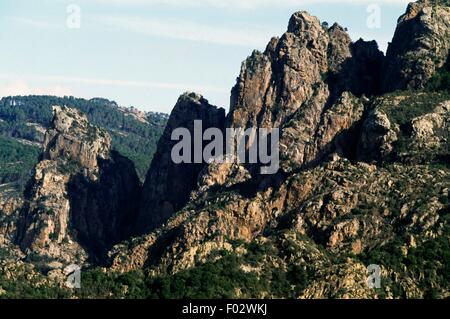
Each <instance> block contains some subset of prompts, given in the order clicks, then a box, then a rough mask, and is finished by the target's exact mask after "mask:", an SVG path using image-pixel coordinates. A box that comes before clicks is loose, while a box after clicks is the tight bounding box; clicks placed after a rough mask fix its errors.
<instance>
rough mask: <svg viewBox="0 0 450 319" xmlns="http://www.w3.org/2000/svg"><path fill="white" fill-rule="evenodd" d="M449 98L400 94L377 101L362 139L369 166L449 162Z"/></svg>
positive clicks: (364, 158)
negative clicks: (376, 164) (393, 162)
mask: <svg viewBox="0 0 450 319" xmlns="http://www.w3.org/2000/svg"><path fill="white" fill-rule="evenodd" d="M449 101H450V97H449V96H448V95H447V94H445V93H442V92H434V93H433V92H429V93H425V92H416V93H412V92H399V93H395V94H390V95H385V96H382V97H379V98H377V99H375V100H374V101H373V102H372V103H371V106H370V110H369V111H368V114H367V116H366V117H365V119H364V123H363V125H362V129H361V134H360V136H359V142H358V144H359V145H358V150H357V159H358V160H362V161H366V162H372V161H374V162H377V163H382V162H389V161H402V162H404V163H415V164H423V163H433V164H444V165H445V163H447V162H448V149H447V147H448V141H449V140H450V139H449V137H450V135H449V131H448V127H449V126H450V125H449V114H450V112H449Z"/></svg>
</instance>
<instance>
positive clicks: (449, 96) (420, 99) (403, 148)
mask: <svg viewBox="0 0 450 319" xmlns="http://www.w3.org/2000/svg"><path fill="white" fill-rule="evenodd" d="M448 100H450V92H446V91H435V92H434V91H430V92H427V91H422V92H412V91H399V92H395V93H391V94H387V95H385V96H384V97H383V98H382V99H381V105H380V109H381V110H382V111H383V112H384V113H385V114H386V115H387V116H388V118H389V120H390V122H391V123H393V124H397V125H398V126H399V128H400V134H399V135H398V139H397V141H396V142H395V143H394V152H393V153H392V154H390V158H389V160H390V161H395V162H400V163H403V164H427V165H428V164H432V165H444V166H448V165H449V163H450V143H441V144H440V145H436V146H430V147H422V146H421V145H419V144H418V143H417V142H416V141H415V140H413V139H412V138H411V137H412V133H413V127H412V120H413V119H414V118H417V117H420V116H423V115H425V114H428V113H433V112H434V110H435V109H436V107H437V106H438V105H439V104H440V103H442V102H444V101H448ZM377 103H379V102H377V101H376V102H375V106H377ZM435 133H436V134H437V135H439V136H440V137H442V138H441V140H443V141H450V132H449V131H448V130H447V129H445V128H443V129H441V130H436V131H435Z"/></svg>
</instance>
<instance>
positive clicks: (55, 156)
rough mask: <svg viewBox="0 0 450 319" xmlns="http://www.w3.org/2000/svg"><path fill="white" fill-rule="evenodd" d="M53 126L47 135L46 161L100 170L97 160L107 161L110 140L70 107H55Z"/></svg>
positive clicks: (44, 156) (91, 171)
mask: <svg viewBox="0 0 450 319" xmlns="http://www.w3.org/2000/svg"><path fill="white" fill-rule="evenodd" d="M53 112H54V117H53V121H52V127H51V128H50V129H49V130H48V131H47V132H46V135H45V141H44V149H45V152H44V154H43V159H47V160H70V161H74V162H77V163H78V164H80V165H81V166H83V167H85V168H86V169H87V170H88V171H89V172H90V173H93V172H96V171H97V169H98V162H97V159H98V158H101V159H105V160H106V159H108V158H109V157H110V151H111V137H110V135H109V134H108V133H107V132H106V131H105V130H103V129H100V128H98V127H95V126H92V125H90V124H89V122H88V119H87V117H86V115H84V114H82V113H81V112H80V111H78V110H76V109H71V108H68V107H64V106H63V107H60V106H54V107H53Z"/></svg>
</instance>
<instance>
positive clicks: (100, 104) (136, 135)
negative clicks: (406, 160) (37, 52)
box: [0, 96, 167, 185]
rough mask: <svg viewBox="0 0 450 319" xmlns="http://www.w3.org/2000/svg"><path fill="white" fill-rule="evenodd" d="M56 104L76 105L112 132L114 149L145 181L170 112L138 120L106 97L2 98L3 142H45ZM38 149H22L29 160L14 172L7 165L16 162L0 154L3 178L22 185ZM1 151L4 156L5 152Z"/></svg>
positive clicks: (1, 132)
mask: <svg viewBox="0 0 450 319" xmlns="http://www.w3.org/2000/svg"><path fill="white" fill-rule="evenodd" d="M53 105H65V106H68V107H71V108H76V109H78V110H80V111H82V112H83V113H84V114H86V115H87V117H88V119H89V121H90V122H91V123H92V124H94V125H97V126H100V127H103V128H105V129H107V130H108V132H109V133H110V134H111V137H112V143H113V148H114V150H116V151H118V152H119V153H121V154H122V155H124V156H126V157H128V158H130V159H131V160H132V161H133V162H134V164H135V166H136V171H137V173H138V175H139V177H140V178H141V179H142V180H143V179H144V178H145V174H146V172H147V170H148V167H149V165H150V162H151V159H152V157H153V154H154V153H155V151H156V145H157V142H158V140H159V138H160V136H161V135H162V132H163V130H164V127H165V125H166V122H167V115H165V114H161V113H150V114H148V115H147V118H146V122H145V121H142V120H138V119H137V118H136V117H134V116H133V115H132V114H131V113H130V112H129V111H124V110H122V109H120V108H119V107H118V105H117V104H116V103H115V102H111V101H108V100H105V99H98V98H97V99H91V100H84V99H78V98H74V97H63V98H59V97H54V96H26V97H6V98H3V99H1V100H0V136H2V137H3V139H2V140H1V144H2V145H3V144H5V143H6V142H5V141H9V142H8V143H9V147H11V145H13V143H14V139H23V140H27V141H30V142H36V143H42V142H43V140H44V130H45V129H46V128H47V127H48V126H49V125H50V123H51V120H52V116H53V113H52V106H53ZM16 144H17V143H16ZM3 147H5V146H3ZM37 149H38V148H37V147H31V146H30V147H28V148H26V149H25V148H22V149H21V152H22V155H23V156H24V157H25V158H26V160H27V163H26V165H25V164H24V165H18V166H16V167H15V168H14V170H15V172H14V173H11V170H12V168H9V167H7V164H8V163H11V162H13V161H12V160H10V158H3V157H0V181H1V180H4V181H7V182H12V181H17V182H19V183H20V184H22V185H23V184H24V183H25V182H26V179H27V178H26V176H27V174H28V171H29V167H30V163H32V165H31V167H33V165H34V164H35V163H36V161H37V157H35V153H36V152H35V151H36V150H37ZM1 154H2V156H3V154H4V152H2V153H1ZM14 156H15V155H13V157H14ZM30 158H34V161H33V162H30V161H28V160H29V159H30ZM24 179H25V180H24Z"/></svg>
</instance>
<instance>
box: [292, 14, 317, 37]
mask: <svg viewBox="0 0 450 319" xmlns="http://www.w3.org/2000/svg"><path fill="white" fill-rule="evenodd" d="M317 26H319V27H320V21H319V19H318V18H317V17H314V16H312V15H310V14H309V13H308V12H306V11H298V12H296V13H294V14H293V15H292V16H291V18H290V20H289V24H288V30H287V31H288V32H291V33H295V34H300V33H301V32H303V31H308V30H312V29H314V28H316V27H317Z"/></svg>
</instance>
